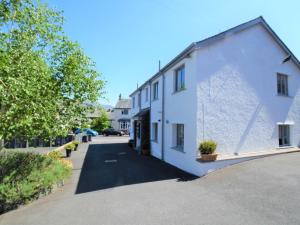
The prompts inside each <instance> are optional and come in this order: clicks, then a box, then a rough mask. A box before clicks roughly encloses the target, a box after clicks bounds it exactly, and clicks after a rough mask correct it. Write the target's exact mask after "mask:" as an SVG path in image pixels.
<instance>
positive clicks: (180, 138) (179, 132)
mask: <svg viewBox="0 0 300 225" xmlns="http://www.w3.org/2000/svg"><path fill="white" fill-rule="evenodd" d="M174 138H175V140H174V147H176V148H180V149H183V146H184V125H183V124H175V125H174Z"/></svg>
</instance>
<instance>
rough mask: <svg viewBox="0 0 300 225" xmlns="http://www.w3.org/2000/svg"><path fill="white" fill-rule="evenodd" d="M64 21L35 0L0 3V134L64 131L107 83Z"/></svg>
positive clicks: (77, 123) (82, 117)
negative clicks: (66, 30) (66, 32)
mask: <svg viewBox="0 0 300 225" xmlns="http://www.w3.org/2000/svg"><path fill="white" fill-rule="evenodd" d="M62 22H63V17H62V15H61V12H57V11H54V10H52V9H50V8H49V7H47V5H45V4H41V3H40V2H39V1H33V0H22V1H18V0H4V1H1V2H0V26H1V30H0V137H2V138H4V139H10V138H13V137H18V136H25V137H27V138H30V137H35V136H39V137H50V136H58V135H65V134H66V133H67V132H68V131H69V130H70V129H71V128H74V127H77V126H80V125H81V124H82V123H83V122H85V114H86V112H87V110H89V106H87V103H93V102H95V101H96V100H97V99H98V98H99V97H100V94H101V90H102V89H103V87H104V84H105V82H104V81H103V80H102V79H101V76H100V74H99V73H98V72H97V71H96V68H95V64H94V63H93V62H92V61H91V59H90V58H88V57H87V56H86V55H85V53H84V51H83V50H82V49H81V48H80V46H79V45H78V43H74V42H72V41H71V40H69V39H68V38H67V37H66V36H65V35H64V33H63V29H62Z"/></svg>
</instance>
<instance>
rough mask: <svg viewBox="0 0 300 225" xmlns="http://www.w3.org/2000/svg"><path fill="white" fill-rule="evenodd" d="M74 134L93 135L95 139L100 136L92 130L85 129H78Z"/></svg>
mask: <svg viewBox="0 0 300 225" xmlns="http://www.w3.org/2000/svg"><path fill="white" fill-rule="evenodd" d="M74 133H75V134H80V133H86V134H87V135H91V136H93V137H95V136H97V135H98V132H97V131H95V130H93V129H91V128H84V129H80V128H77V129H76V130H75V132H74Z"/></svg>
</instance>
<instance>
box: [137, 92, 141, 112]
mask: <svg viewBox="0 0 300 225" xmlns="http://www.w3.org/2000/svg"><path fill="white" fill-rule="evenodd" d="M141 98H142V95H141V92H140V93H139V94H138V107H139V108H141V102H142V100H141Z"/></svg>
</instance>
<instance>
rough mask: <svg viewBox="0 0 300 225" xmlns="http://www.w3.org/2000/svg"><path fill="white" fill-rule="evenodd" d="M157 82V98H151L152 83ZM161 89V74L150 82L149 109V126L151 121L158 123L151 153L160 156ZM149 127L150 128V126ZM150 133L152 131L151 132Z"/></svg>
mask: <svg viewBox="0 0 300 225" xmlns="http://www.w3.org/2000/svg"><path fill="white" fill-rule="evenodd" d="M155 82H158V99H157V100H153V93H154V91H153V84H154V83H155ZM162 90H163V78H162V76H160V77H158V78H157V79H155V80H153V81H152V83H151V101H152V102H151V111H150V121H151V122H150V123H151V124H150V127H152V123H157V125H158V139H157V141H151V154H152V155H153V156H154V157H157V158H159V159H160V158H161V146H162V143H161V141H162ZM150 129H151V128H150ZM151 133H152V132H151Z"/></svg>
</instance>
